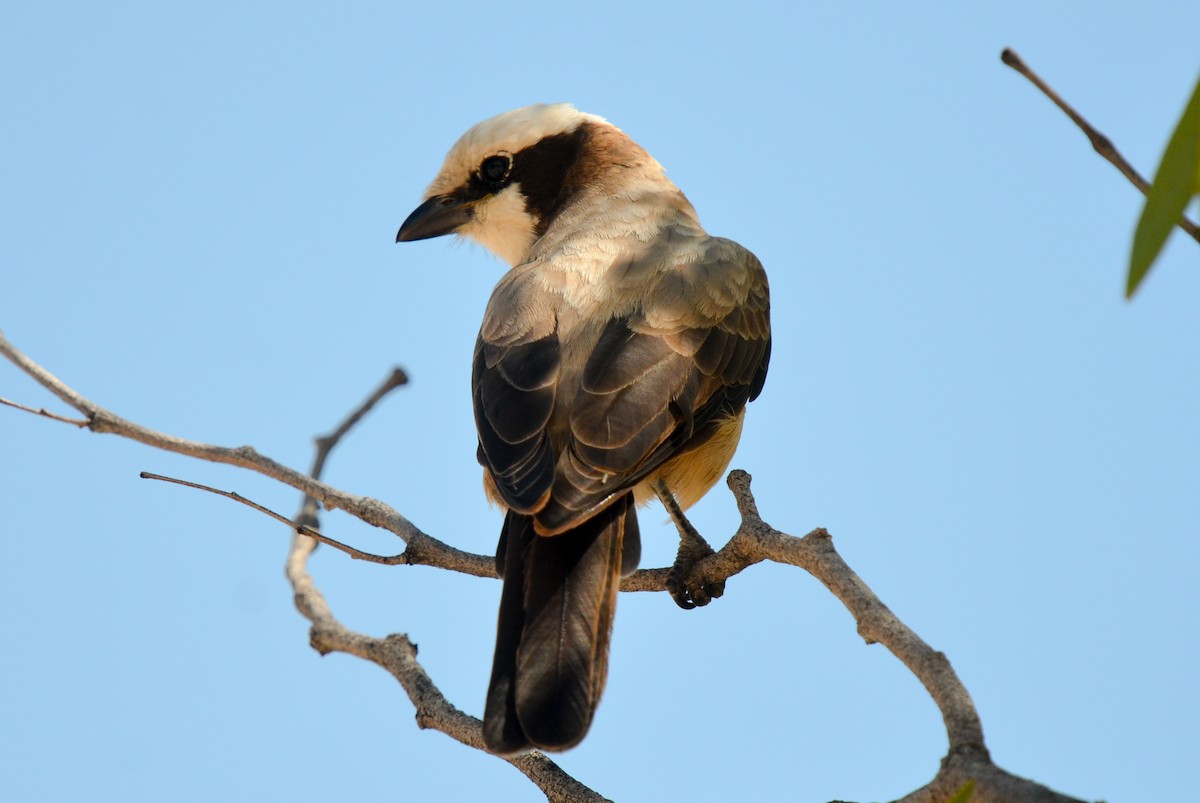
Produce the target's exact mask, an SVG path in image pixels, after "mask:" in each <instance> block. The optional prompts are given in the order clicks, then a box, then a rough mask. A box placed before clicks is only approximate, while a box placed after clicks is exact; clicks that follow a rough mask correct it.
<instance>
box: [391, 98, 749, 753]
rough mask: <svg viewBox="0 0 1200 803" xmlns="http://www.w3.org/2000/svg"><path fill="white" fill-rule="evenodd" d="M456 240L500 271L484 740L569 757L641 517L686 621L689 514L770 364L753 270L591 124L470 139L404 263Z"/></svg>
mask: <svg viewBox="0 0 1200 803" xmlns="http://www.w3.org/2000/svg"><path fill="white" fill-rule="evenodd" d="M448 234H456V235H459V236H463V237H466V238H468V239H471V240H474V241H475V242H477V243H479V244H481V245H482V246H484V247H485V248H486V249H488V250H490V251H491V252H492V253H493V254H495V255H496V256H497V257H499V258H500V259H501V260H502V261H504V262H505V263H507V264H508V265H509V266H510V267H509V269H508V270H507V272H505V273H504V275H503V276H502V277H501V278H500V280H499V282H498V283H497V285H496V287H495V289H494V290H493V292H492V295H491V298H490V300H489V301H488V303H487V307H486V310H485V312H484V316H483V322H482V324H481V326H480V329H479V334H478V337H477V339H476V344H475V349H474V354H473V362H472V372H471V391H472V400H473V407H474V415H475V424H476V429H477V432H478V441H479V443H478V448H477V451H476V455H477V458H478V460H479V463H480V464H481V465H482V467H483V477H484V488H485V492H486V494H487V497H488V498H489V500H490V501H492V502H494V503H495V504H496V505H497V506H499V507H500V508H501V509H502V510H503V511H504V523H503V526H502V529H501V533H500V539H499V543H498V545H497V549H496V569H497V572H498V574H499V575H500V576H501V578H503V588H502V591H501V599H500V609H499V614H498V621H497V635H496V647H495V654H494V658H493V665H492V673H491V678H490V681H489V684H488V691H487V696H486V700H485V705H484V718H483V737H484V742H485V744H486V745H487V747H488V749H489V750H491V751H492V752H494V753H497V754H499V755H517V754H521V753H525V752H528V751H531V750H534V749H537V750H566V749H568V748H571V747H574V746H575V745H577V744H578V743H579V742H580V741H581V740H582V739H583V738H584V736H585V735H586V734H587V732H588V729H589V728H590V726H591V723H592V720H593V716H594V714H595V711H596V707H597V705H598V703H599V701H600V696H601V693H602V692H603V689H604V685H605V680H606V677H607V672H608V652H609V641H610V636H611V631H612V624H613V617H614V614H615V610H616V602H617V591H618V587H619V585H620V581H621V578H622V577H623V576H626V575H628V574H630V573H632V572H633V571H634V570H635V569H636V568H637V564H638V561H639V558H640V554H641V535H640V530H639V528H638V519H637V513H636V508H637V507H638V506H641V505H644V504H646V503H648V502H650V501H651V500H653V499H655V498H658V499H659V500H661V501H662V503H663V504H664V505H665V506H666V508H667V510H668V512H669V513H670V515H671V518H672V519H673V520H674V522H675V524H676V526H677V527H678V529H679V532H680V548H679V553H678V557H677V559H676V562H675V565H674V566H673V568H672V571H671V575H670V579H669V580H668V583H667V585H668V589H669V590H670V591H671V594H672V596H673V597H674V598H675V601H676V602H677V603H678V604H679V605H680V606H681V607H684V608H690V607H694V606H696V605H703V604H707V602H708V601H709V600H710V599H711V598H712V597H715V596H720V594H721V593H722V592H723V583H706V582H702V581H701V582H695V581H690V571H691V567H692V566H693V565H694V564H695V563H696V562H697V561H698V560H699V559H701V558H702V557H704V556H705V555H708V554H711V553H712V548H711V547H710V546H709V545H708V543H707V542H706V541H704V539H703V538H702V537H701V536H700V535H699V533H698V532H696V530H695V528H694V527H692V526H691V524H690V523H689V522H688V521H687V519H686V517H685V515H684V511H685V510H686V509H687V508H688V507H689V506H690V505H692V504H693V503H695V502H696V501H697V500H698V499H700V498H701V497H702V496H703V495H704V494H705V493H706V492H707V491H708V490H709V489H710V488H711V487H712V486H713V485H714V484H715V483H716V481H717V479H718V478H720V477H721V476H722V475H723V474H724V472H725V470H726V469H727V468H728V465H729V462H730V460H731V459H732V457H733V453H734V450H735V448H736V447H737V444H738V441H739V439H740V437H741V432H742V423H743V419H744V413H745V408H746V404H747V402H749V401H752V400H753V399H755V398H756V397H757V396H758V395H759V393H760V392H761V391H762V388H763V383H764V382H765V380H766V376H767V364H768V361H769V359H770V353H771V330H770V299H769V292H768V286H767V276H766V273H765V271H764V269H763V266H762V263H761V262H760V261H759V260H758V259H757V258H756V257H755V256H754V255H753V254H752V253H751V252H750V251H748V250H747V249H745V248H743V247H742V246H740V245H738V244H737V243H735V242H733V241H731V240H728V239H723V238H720V237H712V236H710V235H709V234H708V233H707V232H706V231H705V230H704V228H703V227H702V226H701V225H700V220H699V217H698V215H697V213H696V210H695V208H694V207H693V206H692V204H691V203H690V202H689V201H688V199H687V197H686V196H685V195H684V194H683V193H682V192H681V191H680V190H679V189H678V188H677V187H676V186H675V184H674V183H672V182H671V181H670V180H669V179H668V178H667V176H666V172H665V171H664V169H663V167H662V166H661V165H660V164H659V163H658V162H657V161H656V160H655V159H654V158H653V157H652V156H651V155H650V154H649V153H647V152H646V150H644V149H643V148H642V147H640V146H639V145H637V144H636V143H635V142H634V141H633V140H632V139H631V138H630V137H629V136H628V135H627V134H625V133H624V132H623V131H622V130H621V129H619V128H617V127H616V126H615V125H613V124H611V123H609V122H608V121H607V120H605V119H604V118H603V117H599V116H597V115H593V114H587V113H584V112H581V111H579V110H578V109H576V108H575V107H574V106H572V105H571V104H567V103H554V104H536V105H531V106H526V107H523V108H519V109H515V110H512V111H508V112H505V113H502V114H499V115H497V116H494V117H491V118H489V119H487V120H484V121H483V122H480V123H478V124H476V125H475V126H473V127H471V128H470V129H469V130H467V132H466V133H465V134H463V135H462V136H461V137H460V138H459V139H458V141H457V142H456V143H455V144H454V145H453V147H451V148H450V150H449V152H448V153H447V154H446V157H445V160H444V162H443V164H442V167H441V169H440V171H439V172H438V173H437V175H436V177H435V178H434V179H433V181H432V183H431V184H430V185H429V187H428V189H427V190H426V192H425V194H424V200H423V202H422V203H421V204H420V205H419V206H418V207H417V208H416V209H415V210H414V211H413V212H412V213H411V214H410V215H409V216H408V217H407V219H406V220H405V221H404V222H403V224H402V225H401V227H400V230H399V232H398V233H397V235H396V241H397V242H409V241H415V240H424V239H427V238H431V237H439V236H443V235H448Z"/></svg>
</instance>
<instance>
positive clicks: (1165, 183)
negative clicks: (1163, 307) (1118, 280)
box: [1125, 82, 1200, 298]
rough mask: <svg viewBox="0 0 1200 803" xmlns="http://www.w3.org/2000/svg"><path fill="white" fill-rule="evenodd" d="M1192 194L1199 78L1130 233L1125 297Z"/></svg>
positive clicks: (1197, 170) (1197, 176)
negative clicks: (1136, 222) (1130, 253)
mask: <svg viewBox="0 0 1200 803" xmlns="http://www.w3.org/2000/svg"><path fill="white" fill-rule="evenodd" d="M1193 195H1200V82H1197V83H1196V89H1195V91H1193V92H1192V99H1191V100H1189V101H1188V105H1187V108H1186V109H1184V111H1183V117H1182V118H1181V119H1180V120H1179V125H1178V126H1176V127H1175V133H1174V134H1172V135H1171V141H1170V142H1168V143H1167V149H1166V151H1164V152H1163V158H1162V162H1161V163H1160V164H1159V166H1158V172H1157V173H1155V175H1154V183H1153V184H1152V185H1151V186H1150V192H1149V193H1148V194H1147V195H1146V206H1145V207H1144V208H1143V209H1142V217H1141V219H1140V220H1138V225H1137V231H1136V232H1135V233H1134V235H1133V254H1132V255H1131V256H1130V258H1129V280H1128V282H1127V283H1126V285H1125V297H1126V298H1132V297H1133V294H1134V293H1135V292H1136V291H1137V288H1138V285H1139V284H1141V283H1142V280H1143V279H1145V278H1146V274H1147V273H1149V272H1150V266H1151V265H1153V264H1154V260H1155V259H1157V258H1158V253H1159V251H1161V250H1162V247H1163V243H1165V242H1166V241H1167V235H1169V234H1170V233H1171V229H1173V228H1174V227H1175V224H1176V223H1178V222H1179V217H1180V216H1181V215H1182V214H1183V210H1184V209H1186V208H1187V205H1188V202H1189V201H1190V200H1191V199H1192V196H1193Z"/></svg>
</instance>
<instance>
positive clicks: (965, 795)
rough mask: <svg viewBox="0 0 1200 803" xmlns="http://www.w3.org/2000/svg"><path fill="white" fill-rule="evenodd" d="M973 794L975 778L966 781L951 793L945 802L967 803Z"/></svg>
mask: <svg viewBox="0 0 1200 803" xmlns="http://www.w3.org/2000/svg"><path fill="white" fill-rule="evenodd" d="M973 794H975V779H974V778H972V779H971V780H969V781H967V782H966V783H965V784H963V785H962V786H961V787H960V788H959V790H958V791H957V792H955V793H954V794H953V795H951V797H950V799H949V800H947V801H946V803H967V801H969V800H970V799H971V795H973Z"/></svg>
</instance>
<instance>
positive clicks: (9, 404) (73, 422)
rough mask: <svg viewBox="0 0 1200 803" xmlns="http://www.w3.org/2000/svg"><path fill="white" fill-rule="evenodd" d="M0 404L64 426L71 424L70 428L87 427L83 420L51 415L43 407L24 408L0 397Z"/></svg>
mask: <svg viewBox="0 0 1200 803" xmlns="http://www.w3.org/2000/svg"><path fill="white" fill-rule="evenodd" d="M0 404H3V405H5V406H6V407H15V408H17V409H18V410H24V411H25V412H27V413H33V414H34V415H40V416H42V417H43V418H50V419H53V420H54V421H61V422H62V423H64V424H71V425H72V426H76V427H80V428H81V429H82V428H83V427H86V426H87V425H88V421H87V419H85V418H67V417H66V416H61V415H59V414H58V413H52V412H50V411H49V410H47V409H46V408H45V407H26V406H25V405H23V404H18V403H17V402H15V401H12V400H11V399H5V398H3V397H0Z"/></svg>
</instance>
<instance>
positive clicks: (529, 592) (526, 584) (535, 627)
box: [484, 495, 640, 753]
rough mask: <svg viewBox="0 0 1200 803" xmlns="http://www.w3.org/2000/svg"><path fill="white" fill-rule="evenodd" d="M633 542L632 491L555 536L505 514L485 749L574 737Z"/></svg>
mask: <svg viewBox="0 0 1200 803" xmlns="http://www.w3.org/2000/svg"><path fill="white" fill-rule="evenodd" d="M639 542H640V538H639V533H638V527H637V517H636V514H635V513H634V509H633V498H632V495H626V496H625V497H623V498H622V499H619V500H617V501H616V502H614V503H613V504H612V505H610V506H609V507H608V508H606V509H605V510H604V511H603V512H601V513H600V514H598V515H597V516H595V517H594V518H592V519H590V520H589V521H587V522H585V523H583V524H582V525H580V526H579V527H577V528H575V529H573V530H570V531H568V532H565V533H562V534H560V535H555V536H539V535H537V534H535V533H534V530H533V520H532V519H531V518H530V517H528V516H523V515H520V514H517V513H513V512H511V511H510V512H509V513H508V516H507V517H506V518H505V521H504V532H503V534H502V536H501V548H502V550H503V557H501V556H500V555H498V556H497V563H498V565H499V566H501V567H502V571H503V574H504V590H503V592H502V593H501V597H500V616H499V622H498V625H497V637H496V654H495V661H494V663H493V666H492V679H491V684H490V686H489V688H488V697H487V704H486V706H485V709H484V739H485V741H486V742H487V744H488V747H489V748H490V749H491V750H493V751H494V752H497V753H515V752H519V751H521V750H525V749H528V748H529V747H538V748H541V749H545V750H565V749H566V748H568V747H572V746H574V745H576V744H578V743H579V741H580V740H581V739H583V737H584V735H585V734H586V733H587V731H588V728H589V726H590V725H591V722H592V715H593V713H594V712H595V710H596V706H597V704H598V703H599V702H600V695H601V693H602V692H603V690H604V681H605V678H606V676H607V672H608V645H609V636H610V634H611V632H612V623H613V615H614V613H615V612H616V604H617V589H618V586H619V584H620V578H621V575H622V573H623V570H626V571H628V570H630V569H631V568H632V567H631V566H629V565H628V564H631V563H635V562H636V555H637V552H638V551H639V546H638V544H639ZM630 558H632V560H630Z"/></svg>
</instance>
